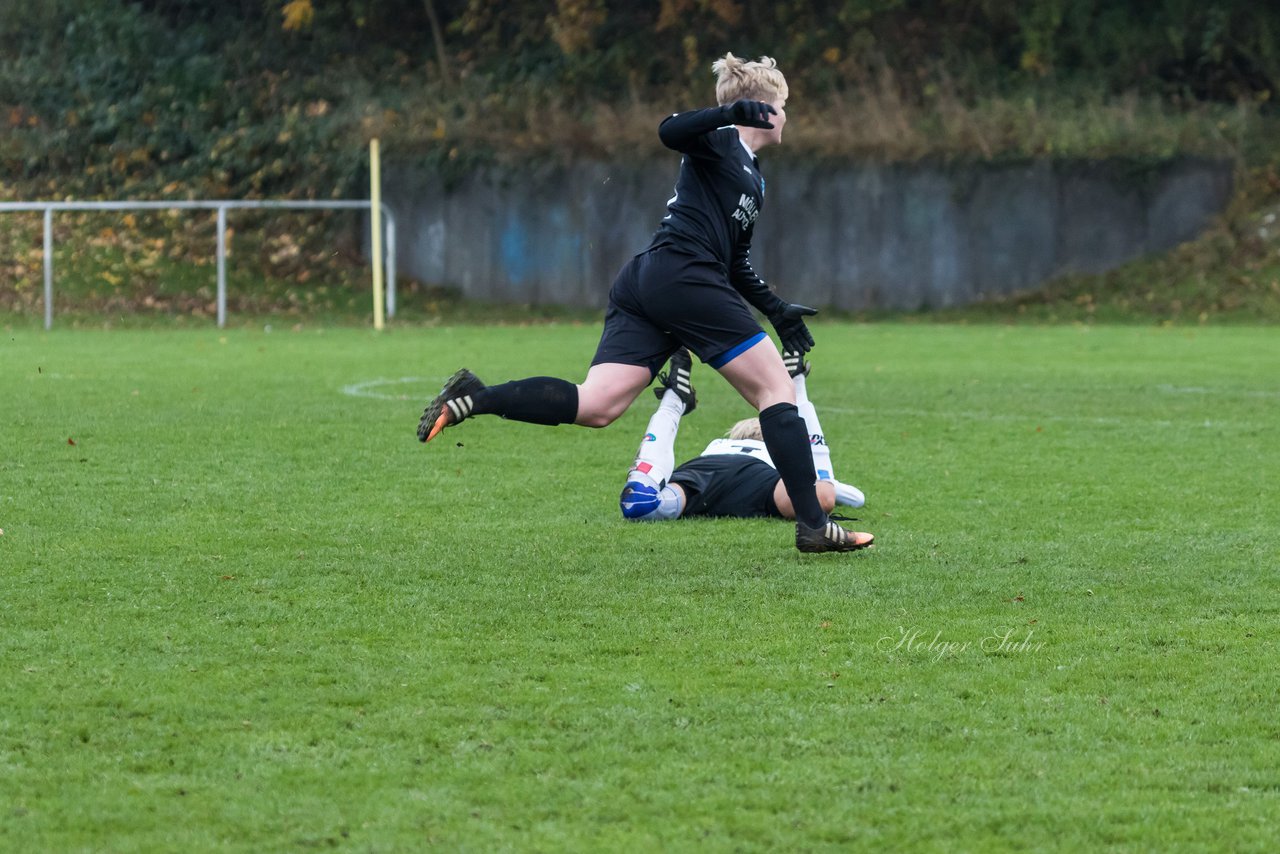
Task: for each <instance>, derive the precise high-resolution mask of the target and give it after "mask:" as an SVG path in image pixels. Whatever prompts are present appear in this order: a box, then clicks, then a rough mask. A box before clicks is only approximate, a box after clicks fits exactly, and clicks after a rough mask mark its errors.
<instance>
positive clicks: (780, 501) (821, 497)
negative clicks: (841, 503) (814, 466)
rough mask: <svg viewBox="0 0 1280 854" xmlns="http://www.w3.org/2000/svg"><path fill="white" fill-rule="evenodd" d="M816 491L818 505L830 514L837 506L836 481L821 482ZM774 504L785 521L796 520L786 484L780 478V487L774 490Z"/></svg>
mask: <svg viewBox="0 0 1280 854" xmlns="http://www.w3.org/2000/svg"><path fill="white" fill-rule="evenodd" d="M814 491H815V492H817V493H818V503H819V504H821V505H822V509H823V512H826V513H830V512H831V511H832V510H834V509H835V506H836V485H835V482H834V481H830V480H820V481H818V484H817V486H815V487H814ZM773 504H774V506H775V507H777V508H778V512H779V513H781V514H782V516H783V518H784V519H794V518H796V509H795V508H794V507H792V506H791V496H789V495H787V487H786V484H784V483H783V482H782V478H778V485H777V486H775V487H774V488H773Z"/></svg>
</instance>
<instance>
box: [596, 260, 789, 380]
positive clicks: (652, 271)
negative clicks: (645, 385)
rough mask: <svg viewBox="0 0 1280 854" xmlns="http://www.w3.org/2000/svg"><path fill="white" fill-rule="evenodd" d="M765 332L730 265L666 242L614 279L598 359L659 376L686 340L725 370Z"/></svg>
mask: <svg viewBox="0 0 1280 854" xmlns="http://www.w3.org/2000/svg"><path fill="white" fill-rule="evenodd" d="M764 338H765V334H764V332H763V330H761V329H760V324H759V323H757V322H756V319H755V315H753V314H752V313H751V309H750V308H749V307H748V306H747V301H746V300H745V299H743V298H742V295H741V294H739V293H738V292H737V291H736V290H734V288H733V286H732V285H730V284H729V278H728V273H727V271H726V270H725V268H724V265H723V264H720V263H719V262H717V261H712V260H710V259H707V258H702V257H699V256H697V255H694V254H692V253H689V252H686V251H684V250H681V249H679V248H677V247H674V246H670V245H667V246H658V247H655V248H652V249H648V250H646V251H644V252H641V253H640V254H639V255H637V256H635V257H634V258H632V259H631V260H630V261H628V262H627V264H626V266H624V267H623V268H622V270H621V271H620V272H619V273H618V277H617V278H616V279H614V282H613V287H612V288H610V290H609V308H608V310H607V311H606V312H605V316H604V332H603V333H602V334H601V336H600V346H599V347H597V348H596V355H595V358H593V359H592V360H591V364H592V365H599V364H602V363H605V362H618V363H621V364H624V365H641V366H644V367H647V368H648V369H649V372H650V373H651V374H657V372H658V369H659V368H661V367H662V365H663V364H664V363H665V362H666V361H667V359H668V358H670V357H671V354H672V353H674V352H675V350H676V348H677V347H679V346H680V345H682V344H683V345H684V346H685V347H688V348H689V349H690V350H691V351H693V353H694V355H696V356H697V357H698V358H699V359H701V360H702V361H703V362H706V363H707V364H708V365H711V366H712V367H713V368H720V367H722V366H723V365H724V364H725V363H726V362H728V361H729V360H730V359H732V358H733V357H734V356H737V355H738V354H739V353H742V352H743V351H744V350H747V349H748V348H750V347H752V346H754V345H755V344H756V343H758V342H759V341H761V340H763V339H764Z"/></svg>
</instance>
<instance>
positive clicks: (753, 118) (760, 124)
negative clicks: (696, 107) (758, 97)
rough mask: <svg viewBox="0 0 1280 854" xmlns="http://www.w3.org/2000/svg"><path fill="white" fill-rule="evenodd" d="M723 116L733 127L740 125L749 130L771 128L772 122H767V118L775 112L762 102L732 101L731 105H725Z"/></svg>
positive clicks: (769, 105)
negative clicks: (726, 117)
mask: <svg viewBox="0 0 1280 854" xmlns="http://www.w3.org/2000/svg"><path fill="white" fill-rule="evenodd" d="M723 109H724V111H725V115H727V116H728V117H729V120H730V121H731V122H733V123H734V124H735V125H742V126H743V127H749V128H772V127H773V122H771V121H769V116H771V115H776V114H777V112H778V111H777V110H775V109H774V108H773V105H772V104H766V103H765V102H764V101H751V100H747V99H745V98H744V99H743V100H741V101H734V102H733V103H732V104H725V105H724V107H723Z"/></svg>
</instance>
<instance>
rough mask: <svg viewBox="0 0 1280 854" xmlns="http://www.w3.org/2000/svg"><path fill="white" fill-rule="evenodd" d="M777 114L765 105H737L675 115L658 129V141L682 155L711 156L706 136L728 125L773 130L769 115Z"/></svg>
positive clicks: (737, 103)
mask: <svg viewBox="0 0 1280 854" xmlns="http://www.w3.org/2000/svg"><path fill="white" fill-rule="evenodd" d="M776 112H777V110H775V109H774V108H773V105H772V104H766V103H764V102H763V101H735V102H733V103H732V104H725V105H723V106H720V107H709V108H707V109H705V110H690V111H689V112H687V113H674V114H672V115H670V116H667V117H666V118H665V119H663V120H662V124H660V125H658V138H659V139H661V140H662V144H663V145H665V146H666V147H667V148H670V149H672V150H674V151H679V152H680V153H681V154H692V155H695V156H697V155H700V154H707V153H709V152H710V150H711V149H710V148H709V147H708V146H707V145H706V144H705V142H704V141H703V137H704V136H705V135H706V134H708V133H710V132H711V131H713V130H715V129H716V128H722V127H725V126H726V125H742V126H744V127H757V128H771V127H773V123H772V122H770V121H769V115H770V114H772V113H776Z"/></svg>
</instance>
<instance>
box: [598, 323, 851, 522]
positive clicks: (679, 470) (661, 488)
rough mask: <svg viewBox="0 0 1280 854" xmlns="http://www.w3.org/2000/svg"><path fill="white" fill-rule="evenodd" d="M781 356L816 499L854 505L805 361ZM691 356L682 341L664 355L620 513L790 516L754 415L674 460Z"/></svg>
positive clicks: (687, 408)
mask: <svg viewBox="0 0 1280 854" xmlns="http://www.w3.org/2000/svg"><path fill="white" fill-rule="evenodd" d="M782 360H783V363H784V364H785V365H786V367H787V373H788V374H790V375H791V380H792V383H793V384H794V385H795V392H796V406H797V408H799V410H800V415H801V417H802V418H804V423H805V427H806V428H807V429H808V431H809V447H810V450H811V451H812V453H813V466H814V469H815V470H816V471H817V473H818V485H817V492H818V501H819V502H820V503H821V504H822V509H823V511H824V512H827V513H830V512H831V510H832V508H833V507H835V505H836V504H845V505H848V506H850V507H861V506H862V504H863V502H864V501H865V499H864V498H863V495H862V493H861V492H860V491H859V490H857V489H856V488H854V487H852V486H849V485H847V484H844V483H841V482H839V481H838V480H836V479H835V474H834V472H833V470H832V466H831V449H830V448H829V447H828V446H827V440H826V436H825V434H824V433H823V432H822V425H821V424H820V423H819V422H818V412H817V410H816V409H815V408H814V406H813V403H812V402H810V400H809V395H808V390H807V388H806V380H807V377H808V375H809V370H810V366H809V363H808V362H806V361H804V356H803V354H801V353H798V352H790V351H788V352H784V353H783V354H782ZM692 364H693V361H692V359H691V358H690V356H689V351H687V350H685V349H684V348H683V347H682V348H680V349H679V350H677V351H676V352H675V353H674V354H673V355H672V356H671V363H670V365H669V366H668V373H667V374H665V375H663V376H661V377H660V378H659V379H661V381H662V385H660V386H658V387H657V388H655V389H654V392H655V393H656V394H657V395H658V400H659V401H661V402H660V403H659V404H658V410H657V412H655V413H654V414H653V417H652V418H650V419H649V426H648V429H647V430H646V431H645V435H644V439H643V440H642V441H641V442H640V450H639V451H638V452H637V453H636V461H635V465H634V466H633V467H632V469H631V471H630V472H628V473H627V483H626V486H624V487H623V489H622V496H621V498H620V499H619V503H620V505H621V508H622V515H623V516H624V517H626V518H627V519H633V520H636V521H661V520H666V519H678V518H680V517H681V516H736V517H757V516H777V517H781V518H783V519H794V518H795V516H796V513H795V508H794V507H793V506H792V504H791V498H790V497H789V496H788V495H787V488H786V485H785V484H784V483H783V482H782V479H781V478H780V477H779V476H778V470H777V469H776V468H774V465H773V460H772V459H771V458H770V457H769V451H768V449H766V448H765V445H764V442H762V441H761V440H760V421H759V419H757V418H749V419H747V420H745V421H739V422H738V423H737V424H735V425H733V428H732V429H731V430H730V431H729V436H728V438H726V439H716V440H714V441H712V442H711V444H710V445H707V449H706V450H705V451H703V452H702V456H700V457H696V458H695V459H692V460H689V461H688V462H686V463H684V464H682V465H680V466H679V467H676V465H675V442H676V433H677V432H678V431H679V429H680V419H681V417H682V416H684V415H687V414H688V413H690V412H692V411H693V409H694V407H695V406H697V405H698V397H697V394H696V393H695V392H694V388H693V384H692V383H691V382H690V368H691V367H692ZM851 533H852V535H853V536H854V537H857V538H858V541H859V542H860V543H861V544H862V545H864V546H865V545H871V542H872V540H873V539H874V538H873V537H872V536H871V535H870V534H864V533H853V532H851Z"/></svg>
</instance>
